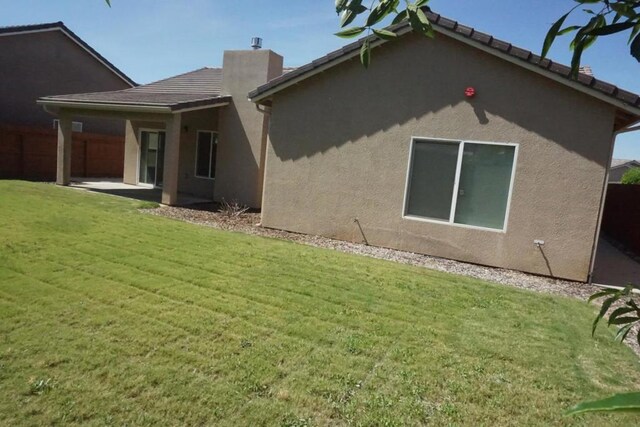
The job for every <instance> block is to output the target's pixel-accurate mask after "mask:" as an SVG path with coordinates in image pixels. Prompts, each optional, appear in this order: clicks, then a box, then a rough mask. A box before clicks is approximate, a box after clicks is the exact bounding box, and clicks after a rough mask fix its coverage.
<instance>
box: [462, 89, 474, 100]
mask: <svg viewBox="0 0 640 427" xmlns="http://www.w3.org/2000/svg"><path fill="white" fill-rule="evenodd" d="M464 96H466V97H467V98H473V97H474V96H476V89H475V88H473V87H468V88H466V89H465V90H464Z"/></svg>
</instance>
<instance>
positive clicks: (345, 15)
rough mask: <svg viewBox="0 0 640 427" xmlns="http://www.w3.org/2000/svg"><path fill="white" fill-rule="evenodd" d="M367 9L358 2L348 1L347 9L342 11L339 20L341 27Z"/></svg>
mask: <svg viewBox="0 0 640 427" xmlns="http://www.w3.org/2000/svg"><path fill="white" fill-rule="evenodd" d="M367 10H369V9H367V8H366V7H364V6H363V5H361V4H360V2H356V3H354V2H351V3H349V6H348V7H347V9H345V10H344V11H343V12H342V19H341V20H340V26H341V27H342V28H344V27H346V26H347V25H349V24H351V23H352V22H353V21H354V20H355V19H356V18H357V17H358V15H360V14H361V13H364V12H366V11H367Z"/></svg>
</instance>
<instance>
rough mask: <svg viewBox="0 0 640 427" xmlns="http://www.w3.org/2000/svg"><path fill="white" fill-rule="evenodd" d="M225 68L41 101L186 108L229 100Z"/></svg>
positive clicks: (203, 69) (58, 96)
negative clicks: (224, 89) (223, 89)
mask: <svg viewBox="0 0 640 427" xmlns="http://www.w3.org/2000/svg"><path fill="white" fill-rule="evenodd" d="M221 83H222V69H221V68H207V67H205V68H200V69H198V70H195V71H190V72H188V73H184V74H180V75H177V76H174V77H169V78H167V79H163V80H158V81H156V82H153V83H149V84H146V85H142V86H138V87H134V88H131V89H124V90H116V91H111V92H93V93H78V94H71V95H56V96H47V97H44V98H41V99H40V100H41V103H44V104H47V103H60V102H70V103H78V104H114V105H139V106H157V107H169V108H170V109H172V110H176V109H182V108H186V107H187V106H188V107H191V106H195V105H192V104H194V103H196V104H197V105H198V106H199V105H207V103H211V104H216V103H220V102H228V100H229V97H225V96H222V95H221V93H220V92H221Z"/></svg>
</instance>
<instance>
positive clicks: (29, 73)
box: [0, 31, 131, 135]
mask: <svg viewBox="0 0 640 427" xmlns="http://www.w3.org/2000/svg"><path fill="white" fill-rule="evenodd" d="M129 87H131V86H130V85H128V84H127V83H126V82H124V81H123V80H122V79H121V78H119V77H118V76H117V75H115V74H114V73H113V72H112V71H111V70H109V69H107V68H106V67H105V66H104V65H102V64H101V63H100V62H98V61H97V60H96V59H95V58H93V57H92V56H91V55H90V54H89V53H88V52H87V51H85V50H84V49H83V48H81V47H80V46H78V45H77V44H76V43H74V42H73V41H72V40H70V39H69V38H68V37H67V36H66V35H64V34H63V33H62V32H60V31H46V32H40V33H31V34H20V35H11V36H2V37H0V123H6V124H19V125H30V126H40V127H45V128H50V127H52V123H53V119H54V118H55V117H54V116H52V115H51V114H49V113H47V112H45V111H44V110H43V108H42V107H41V106H39V105H37V104H36V100H37V99H38V98H40V97H42V96H47V95H60V94H68V93H79V92H101V91H111V90H120V89H127V88H129ZM80 121H82V122H83V125H84V129H83V130H84V131H85V132H89V133H102V134H113V135H123V134H124V121H122V120H108V119H97V118H83V119H81V120H80Z"/></svg>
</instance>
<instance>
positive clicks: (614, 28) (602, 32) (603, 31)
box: [586, 21, 635, 36]
mask: <svg viewBox="0 0 640 427" xmlns="http://www.w3.org/2000/svg"><path fill="white" fill-rule="evenodd" d="M633 26H635V23H634V22H633V21H627V22H620V23H617V24H611V25H605V26H603V27H599V28H594V29H593V30H590V31H587V33H586V34H588V35H591V36H606V35H609V34H615V33H619V32H620V31H624V30H627V29H629V28H631V27H633Z"/></svg>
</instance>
